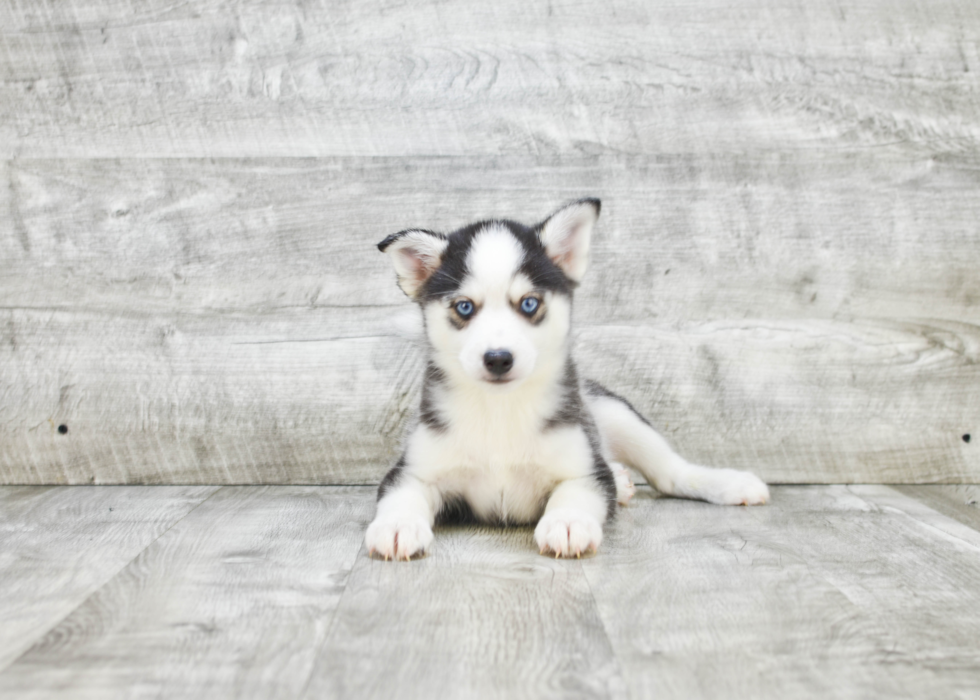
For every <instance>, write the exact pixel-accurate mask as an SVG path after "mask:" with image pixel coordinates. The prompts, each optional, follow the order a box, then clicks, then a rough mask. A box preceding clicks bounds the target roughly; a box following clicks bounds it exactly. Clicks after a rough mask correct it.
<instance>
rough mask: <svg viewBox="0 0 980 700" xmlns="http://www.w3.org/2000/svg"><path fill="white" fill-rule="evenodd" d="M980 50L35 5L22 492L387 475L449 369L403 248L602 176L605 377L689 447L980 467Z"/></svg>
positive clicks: (560, 26) (514, 6) (665, 22)
mask: <svg viewBox="0 0 980 700" xmlns="http://www.w3.org/2000/svg"><path fill="white" fill-rule="evenodd" d="M978 42H980V4H977V3H975V2H972V0H936V1H935V2H929V3H922V2H911V1H902V0H899V1H898V2H895V1H894V0H888V1H887V2H886V1H885V0H880V1H877V2H875V1H872V2H857V0H853V1H845V2H829V1H826V2H824V1H817V0H814V1H812V2H795V3H785V2H776V1H775V0H750V1H749V2H744V3H732V2H727V1H726V2H718V1H715V2H713V1H711V0H703V1H698V2H696V1H694V0H686V1H683V2H672V3H648V2H643V1H642V0H621V1H616V0H613V2H609V3H599V2H595V1H594V0H593V1H592V2H574V1H571V0H568V1H556V2H549V3H547V4H545V3H540V4H538V3H524V2H519V1H517V0H502V1H501V2H495V3H487V2H483V1H481V2H458V3H451V4H445V3H441V2H435V1H433V0H428V1H423V2H418V3H407V4H402V3H392V2H374V1H367V2H339V1H338V2H294V3H273V2H268V1H267V0H260V1H259V2H254V3H241V2H220V3H219V2H201V3H188V4H180V3H178V4H174V3H170V2H164V1H163V0H149V1H147V2H141V3H132V2H129V1H126V2H115V1H110V2H101V1H100V2H96V1H95V0H69V1H67V2H62V1H61V0H45V1H41V0H39V1H38V2H22V1H20V0H5V1H4V3H3V4H2V5H0V184H2V185H3V186H0V482H3V483H32V484H38V483H92V482H94V483H263V482H274V483H371V482H375V481H377V480H378V479H379V477H380V476H381V475H382V474H383V473H384V471H385V470H386V469H387V467H388V465H389V463H390V461H391V460H392V458H393V456H394V454H395V452H396V451H397V449H398V443H399V438H400V435H401V431H402V428H403V426H404V423H405V421H406V419H407V417H408V416H409V415H410V413H411V411H412V409H413V407H414V405H415V403H416V402H417V400H418V389H419V383H418V371H419V368H420V362H421V359H420V350H419V346H418V343H417V339H416V338H414V336H413V331H412V329H411V326H412V321H411V319H412V313H413V309H412V307H411V305H410V304H408V303H407V302H406V301H405V299H404V297H403V296H402V295H401V293H400V292H399V291H398V290H397V289H396V287H395V285H394V281H393V274H392V272H391V270H390V267H389V265H388V262H387V260H386V259H385V258H384V257H383V256H382V255H380V254H379V253H378V252H377V251H376V250H375V249H374V244H375V243H376V242H377V241H379V240H380V239H381V238H383V237H384V236H385V235H386V234H388V233H390V232H392V231H395V230H398V229H401V228H404V227H406V226H410V225H414V226H424V227H428V228H434V229H443V230H448V229H452V228H454V227H456V226H459V225H462V224H464V223H467V222H469V221H470V220H473V219H475V218H484V217H490V216H503V217H510V218H518V219H523V220H528V221H532V220H537V219H539V218H541V217H543V216H544V215H546V214H547V213H548V212H549V211H550V210H551V209H552V208H554V207H555V206H556V205H558V204H559V203H561V202H563V201H565V200H568V199H571V198H576V197H580V196H586V195H594V196H599V197H601V198H602V199H603V202H604V206H603V215H602V218H601V220H600V227H599V231H598V240H597V242H596V248H595V257H594V265H593V268H592V270H591V271H590V274H589V276H588V278H587V281H586V283H585V285H584V287H583V288H582V289H581V291H580V292H579V294H578V296H577V299H576V303H577V308H576V319H577V329H576V338H577V354H578V357H579V359H580V364H581V365H582V366H583V368H584V370H585V373H586V374H588V375H590V376H593V377H595V378H597V379H600V380H602V381H604V382H606V383H607V384H608V385H610V387H612V388H614V389H616V390H618V391H620V392H621V393H624V394H626V395H627V396H628V397H629V398H630V399H631V400H633V401H634V403H635V404H636V405H637V406H638V407H639V408H641V409H642V410H643V411H645V412H646V413H648V414H649V415H650V417H651V418H652V419H653V420H654V422H655V423H656V424H658V425H659V426H661V427H662V428H663V429H664V430H665V432H666V434H667V435H668V436H669V437H670V439H671V440H672V441H673V443H674V444H675V445H677V447H678V448H679V449H681V450H682V451H683V452H684V453H685V454H687V455H688V456H689V457H691V458H692V459H696V460H699V461H701V462H704V463H710V464H724V465H729V466H734V467H741V468H750V469H754V470H756V471H757V472H758V473H759V474H760V475H761V476H763V477H764V478H766V479H769V480H772V481H777V482H896V483H898V482H905V483H922V482H980V325H978V324H980V307H978V303H980V223H978V222H980V78H978V76H980V44H978ZM61 425H64V426H66V427H67V431H68V432H67V433H65V434H61V433H59V431H58V426H61ZM968 435H970V436H971V437H972V439H971V440H970V441H969V442H968V441H967V438H966V436H968Z"/></svg>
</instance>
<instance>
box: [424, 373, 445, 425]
mask: <svg viewBox="0 0 980 700" xmlns="http://www.w3.org/2000/svg"><path fill="white" fill-rule="evenodd" d="M445 379H446V375H445V374H443V372H442V370H441V369H439V368H438V367H436V366H435V365H434V364H433V363H432V362H430V363H429V364H428V365H427V366H426V368H425V375H424V376H423V378H422V403H421V405H420V406H419V420H420V421H421V422H422V423H423V424H425V425H427V426H428V427H429V428H431V429H432V430H434V431H436V432H437V433H443V432H445V431H446V429H447V428H448V427H449V426H447V425H446V422H445V421H444V420H443V419H442V416H441V415H440V414H439V410H438V408H437V407H436V402H435V400H434V398H433V396H432V392H433V388H434V386H435V385H437V384H442V382H444V381H445Z"/></svg>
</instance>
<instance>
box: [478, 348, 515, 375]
mask: <svg viewBox="0 0 980 700" xmlns="http://www.w3.org/2000/svg"><path fill="white" fill-rule="evenodd" d="M483 366H484V367H486V368H487V371H488V372H490V373H491V374H496V375H497V376H498V377H500V376H503V375H505V374H507V373H508V372H510V368H511V367H513V366H514V356H513V355H511V354H510V350H487V351H486V352H485V353H484V354H483Z"/></svg>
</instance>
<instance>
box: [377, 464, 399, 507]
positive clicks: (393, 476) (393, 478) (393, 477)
mask: <svg viewBox="0 0 980 700" xmlns="http://www.w3.org/2000/svg"><path fill="white" fill-rule="evenodd" d="M404 470H405V455H402V456H401V457H399V458H398V461H397V462H396V463H395V466H393V467H392V468H391V469H390V470H389V471H388V473H387V474H385V478H384V479H382V480H381V485H380V486H378V500H379V501H380V500H381V499H382V498H384V495H385V494H386V493H388V491H390V490H391V489H392V488H394V487H395V486H397V485H398V482H399V481H400V480H401V476H402V472H403V471H404Z"/></svg>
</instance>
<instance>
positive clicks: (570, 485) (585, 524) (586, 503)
mask: <svg viewBox="0 0 980 700" xmlns="http://www.w3.org/2000/svg"><path fill="white" fill-rule="evenodd" d="M608 511H609V499H608V496H607V495H606V494H604V493H603V491H602V489H601V488H600V486H599V485H598V484H597V483H596V481H595V479H594V478H592V477H591V476H589V477H582V478H579V479H570V480H568V481H563V482H562V483H560V484H559V485H558V486H557V487H556V488H555V490H554V491H552V493H551V497H550V498H549V499H548V504H547V505H546V506H545V509H544V515H543V516H541V520H539V521H538V525H537V527H536V528H534V539H535V541H536V542H537V543H538V548H539V549H540V550H541V553H542V554H545V553H549V552H550V553H552V554H554V555H555V557H556V558H557V557H571V556H575V557H580V556H582V554H583V553H586V552H588V551H589V550H592V551H593V552H595V551H598V549H599V544H600V543H601V542H602V523H603V521H605V519H606V516H607V514H608Z"/></svg>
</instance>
